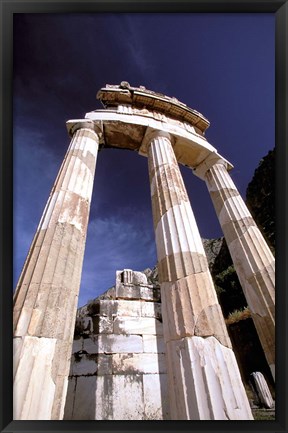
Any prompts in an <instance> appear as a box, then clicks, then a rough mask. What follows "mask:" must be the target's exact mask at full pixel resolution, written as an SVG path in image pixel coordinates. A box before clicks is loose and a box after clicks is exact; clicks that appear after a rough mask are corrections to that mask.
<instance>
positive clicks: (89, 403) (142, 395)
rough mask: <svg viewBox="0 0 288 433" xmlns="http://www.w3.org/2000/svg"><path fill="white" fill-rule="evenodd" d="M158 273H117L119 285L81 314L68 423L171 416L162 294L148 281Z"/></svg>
mask: <svg viewBox="0 0 288 433" xmlns="http://www.w3.org/2000/svg"><path fill="white" fill-rule="evenodd" d="M152 274H153V272H152V271H151V270H148V269H147V270H146V273H142V272H133V271H131V270H129V269H126V270H124V271H117V273H116V285H115V287H112V288H111V289H109V290H108V291H107V292H106V293H105V294H104V295H102V296H100V297H99V298H97V299H95V300H94V301H91V302H90V304H88V305H87V306H85V307H83V308H81V309H79V310H78V317H77V323H76V331H75V339H74V346H73V354H72V361H71V369H70V376H69V384H68V393H67V401H66V407H65V414H64V419H72V420H89V419H90V420H129V419H130V420H132V419H136V420H157V419H167V418H168V416H169V408H168V400H167V374H166V362H165V357H166V355H165V345H164V341H163V327H162V315H161V304H160V290H159V288H157V287H155V286H153V285H151V284H149V283H148V282H147V276H148V275H152ZM148 279H149V277H148Z"/></svg>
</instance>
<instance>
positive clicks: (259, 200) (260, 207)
mask: <svg viewBox="0 0 288 433" xmlns="http://www.w3.org/2000/svg"><path fill="white" fill-rule="evenodd" d="M246 203H247V206H248V208H249V210H250V212H251V214H252V216H253V218H254V219H255V221H256V223H257V225H258V226H259V228H260V230H261V231H262V233H263V236H264V237H265V238H266V240H267V242H268V244H269V246H270V247H271V250H272V251H273V252H274V251H275V148H274V149H273V150H271V151H270V152H269V153H268V154H267V155H266V156H265V157H264V158H262V159H261V161H260V163H259V166H258V167H257V168H256V170H255V172H254V176H253V178H252V180H251V182H250V183H249V185H248V187H247V191H246Z"/></svg>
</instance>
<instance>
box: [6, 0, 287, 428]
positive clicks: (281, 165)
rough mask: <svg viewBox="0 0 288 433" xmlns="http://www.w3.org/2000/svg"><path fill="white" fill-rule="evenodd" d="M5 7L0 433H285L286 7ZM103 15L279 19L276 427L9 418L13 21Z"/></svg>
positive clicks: (135, 1) (257, 0) (231, 3)
mask: <svg viewBox="0 0 288 433" xmlns="http://www.w3.org/2000/svg"><path fill="white" fill-rule="evenodd" d="M0 5H1V14H0V17H1V18H0V19H1V33H2V35H1V108H2V110H1V148H0V164H1V168H0V173H1V181H0V182H1V183H0V199H1V221H0V230H1V231H0V245H1V255H0V257H1V265H0V266H1V268H0V271H1V272H0V276H1V295H0V296H1V299H0V308H1V314H0V317H1V328H0V332H1V352H0V353H1V356H0V360H1V361H0V362H1V364H0V369H1V383H0V386H1V391H0V392H1V394H0V397H1V404H0V422H1V432H5V433H6V432H7V433H8V432H33V431H37V432H49V431H51V432H52V431H53V432H58V431H59V432H60V431H61V432H62V431H66V432H78V431H79V432H83V431H97V432H101V431H110V430H111V431H116V432H117V431H134V430H142V431H146V430H149V431H151V433H152V431H159V430H165V431H179V430H193V431H195V432H198V431H201V432H224V431H229V432H231V431H239V432H241V431H243V432H244V431H245V432H246V433H248V432H250V431H251V432H252V431H253V432H255V431H261V432H263V431H273V432H276V431H277V432H285V431H286V430H287V410H286V407H285V406H286V401H287V372H286V363H287V316H288V311H287V294H286V288H287V287H288V284H287V283H288V281H287V268H288V260H287V248H286V246H287V245H288V239H287V219H288V214H287V195H288V189H287V183H288V175H287V152H288V151H287V144H288V140H287V118H288V117H287V115H288V112H287V92H288V90H287V89H288V87H287V76H288V71H287V64H288V62H287V22H288V6H287V1H284V0H282V1H280V0H267V1H266V0H253V1H247V0H242V1H237V0H224V1H218V0H215V1H214V0H202V1H201V0H199V1H193V0H187V1H184V0H182V1H181V0H180V1H175V0H172V1H159V0H158V1H156V2H152V1H147V0H146V1H142V0H126V1H115V0H114V1H113V0H111V1H110V0H104V1H97V0H92V1H57V0H50V1H44V0H32V1H13V0H12V1H11V0H0ZM68 12H69V13H79V12H82V13H84V12H86V13H88V12H89V13H97V12H98V13H99V12H114V13H118V12H137V13H140V12H154V13H156V12H159V13H161V12H170V13H176V12H182V13H183V12H209V13H225V12H230V13H240V12H242V13H244V12H249V13H250V12H257V13H259V12H261V13H266V12H270V13H271V12H272V13H274V14H275V19H276V38H275V39H276V83H275V86H276V87H275V89H276V161H277V171H276V172H277V176H276V193H277V203H276V220H277V233H276V289H277V291H276V293H277V295H276V306H277V339H276V343H277V348H278V356H277V363H276V374H277V380H276V399H277V404H276V420H275V421H241V422H236V421H230V422H228V423H227V422H222V421H216V422H214V421H161V422H160V421H145V422H139V421H13V416H12V314H11V313H12V296H11V295H12V290H11V289H12V263H13V250H12V245H13V242H12V241H13V236H12V228H13V184H12V165H13V126H12V119H13V117H12V101H13V94H12V81H13V14H15V13H68Z"/></svg>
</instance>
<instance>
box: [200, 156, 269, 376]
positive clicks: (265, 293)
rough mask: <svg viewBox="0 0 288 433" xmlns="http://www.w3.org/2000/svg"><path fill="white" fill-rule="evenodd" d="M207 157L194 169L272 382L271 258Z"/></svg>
mask: <svg viewBox="0 0 288 433" xmlns="http://www.w3.org/2000/svg"><path fill="white" fill-rule="evenodd" d="M228 166H229V163H228V162H227V161H225V160H224V159H222V158H221V157H220V156H219V155H217V154H211V155H210V157H208V158H207V159H206V160H205V161H204V162H203V163H202V164H201V165H200V166H198V167H197V168H196V170H195V174H196V175H198V176H199V177H201V178H202V179H204V180H205V182H206V184H207V187H208V190H209V192H210V196H211V199H212V201H213V204H214V207H215V210H216V213H217V216H218V218H219V222H220V224H221V227H222V230H223V233H224V236H225V239H226V242H227V245H228V248H229V251H230V254H231V257H232V260H233V263H234V266H235V270H236V272H237V275H238V278H239V281H240V283H241V285H242V289H243V292H244V294H245V296H246V300H247V304H248V306H249V309H250V311H251V315H252V318H253V321H254V324H255V327H256V330H257V333H258V336H259V339H260V342H261V344H262V347H263V350H264V353H265V356H266V359H267V362H268V364H269V366H270V369H271V372H272V375H273V377H274V379H275V259H274V256H273V254H272V252H271V250H270V248H269V247H268V245H267V243H266V241H265V239H264V238H263V236H262V234H261V232H260V230H259V229H258V227H257V225H256V223H255V221H254V220H253V218H252V216H251V214H250V212H249V210H248V209H247V206H246V205H245V203H244V200H243V199H242V198H241V196H240V194H239V192H238V190H237V188H236V186H235V184H234V182H233V181H232V179H231V177H230V175H229V173H228V171H227V167H228Z"/></svg>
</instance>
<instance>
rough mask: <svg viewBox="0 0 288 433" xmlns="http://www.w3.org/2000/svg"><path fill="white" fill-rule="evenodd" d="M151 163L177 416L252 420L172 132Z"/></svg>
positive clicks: (153, 144)
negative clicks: (178, 160) (175, 153)
mask: <svg viewBox="0 0 288 433" xmlns="http://www.w3.org/2000/svg"><path fill="white" fill-rule="evenodd" d="M148 163H149V175H150V182H151V196H152V209H153V220H154V228H155V236H156V245H157V255H158V266H159V279H160V283H161V299H162V315H163V328H164V339H165V342H166V357H167V369H168V378H169V379H168V380H169V389H170V391H169V398H170V412H171V418H172V419H176V420H180V419H189V420H213V419H215V420H228V419H229V420H240V419H247V420H249V419H253V418H252V414H251V410H250V406H249V402H248V399H247V396H246V393H245V390H244V387H243V384H242V381H241V377H240V373H239V369H238V366H237V363H236V359H235V356H234V353H233V351H232V349H231V343H230V340H229V337H228V334H227V329H226V326H225V322H224V318H223V315H222V311H221V308H220V306H219V303H218V300H217V296H216V293H215V289H214V285H213V282H212V278H211V275H210V272H209V268H208V263H207V259H206V256H205V252H204V249H203V245H202V241H201V238H200V235H199V232H198V228H197V224H196V222H195V218H194V215H193V212H192V209H191V206H190V203H189V199H188V196H187V193H186V189H185V186H184V183H183V180H182V176H181V173H180V170H179V167H178V163H177V160H176V158H175V155H174V151H173V148H172V145H171V139H170V137H169V135H168V134H164V133H158V134H157V133H156V134H154V136H152V137H151V138H150V140H149V144H148Z"/></svg>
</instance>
